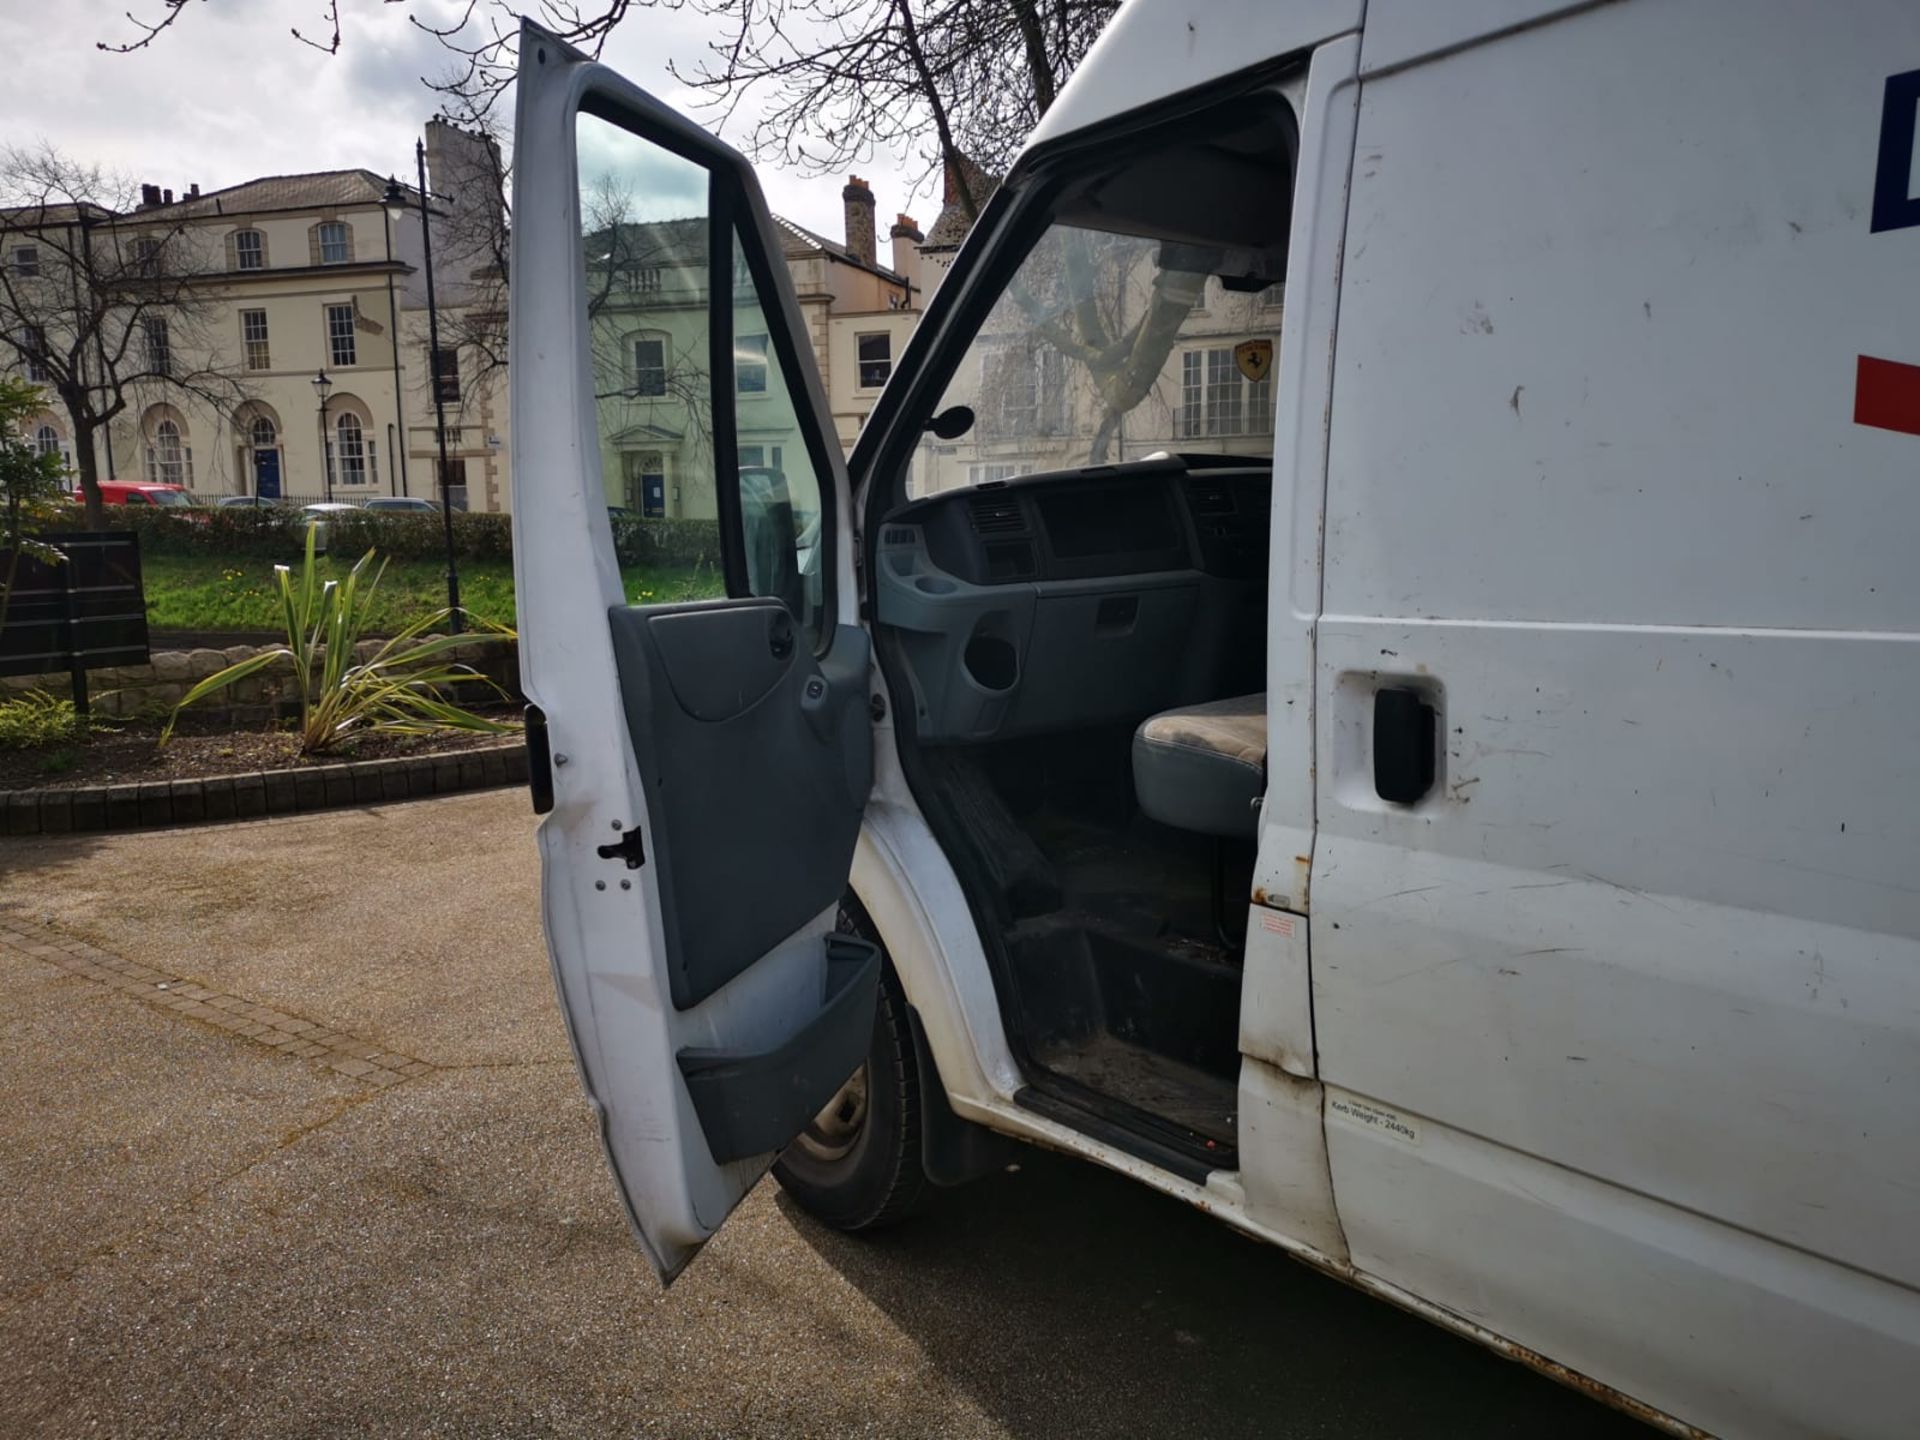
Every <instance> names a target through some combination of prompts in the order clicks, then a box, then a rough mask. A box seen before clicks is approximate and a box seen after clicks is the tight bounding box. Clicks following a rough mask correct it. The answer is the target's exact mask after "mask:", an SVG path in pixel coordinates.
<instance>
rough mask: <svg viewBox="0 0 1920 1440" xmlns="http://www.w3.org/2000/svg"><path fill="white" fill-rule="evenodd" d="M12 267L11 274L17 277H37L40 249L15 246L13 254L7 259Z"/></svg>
mask: <svg viewBox="0 0 1920 1440" xmlns="http://www.w3.org/2000/svg"><path fill="white" fill-rule="evenodd" d="M7 261H8V263H9V264H10V265H11V266H12V267H13V273H14V274H15V275H19V276H27V275H38V274H39V273H40V247H39V246H37V245H16V246H14V247H13V253H12V254H11V255H9V256H8V257H7Z"/></svg>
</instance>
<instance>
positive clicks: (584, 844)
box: [511, 40, 857, 1278]
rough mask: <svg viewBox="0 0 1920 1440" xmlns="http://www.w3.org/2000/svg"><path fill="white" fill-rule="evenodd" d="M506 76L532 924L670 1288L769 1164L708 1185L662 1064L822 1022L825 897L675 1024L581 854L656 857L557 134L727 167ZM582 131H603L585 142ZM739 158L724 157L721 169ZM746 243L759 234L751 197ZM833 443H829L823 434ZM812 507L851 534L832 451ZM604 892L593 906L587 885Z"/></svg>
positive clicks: (577, 90)
mask: <svg viewBox="0 0 1920 1440" xmlns="http://www.w3.org/2000/svg"><path fill="white" fill-rule="evenodd" d="M530 48H532V49H534V50H535V51H536V53H535V54H532V55H523V56H522V57H521V66H520V80H519V95H518V100H517V106H518V109H517V113H516V116H515V137H516V143H515V153H516V156H517V163H516V164H515V166H514V206H515V214H516V216H517V219H516V223H515V225H514V234H513V245H514V257H513V258H514V263H513V267H512V287H513V293H512V297H511V305H512V314H513V336H512V347H513V354H512V360H513V365H512V370H513V393H512V409H513V422H514V423H513V445H514V456H515V459H516V461H517V462H518V463H516V465H515V466H514V470H515V478H514V482H513V483H514V491H515V499H516V502H517V503H516V506H515V510H516V518H515V521H514V556H513V558H514V579H515V588H516V592H517V595H518V607H519V633H520V641H521V644H520V670H521V683H522V687H523V689H524V691H525V693H526V696H527V698H528V699H529V700H530V701H533V702H534V703H536V704H538V705H539V706H540V707H541V708H542V709H543V710H544V711H545V712H546V714H547V717H548V722H549V735H550V738H551V742H552V748H553V750H554V751H555V752H556V753H557V754H563V755H565V756H567V757H568V763H566V764H565V765H556V767H555V769H554V775H553V781H554V798H555V805H554V808H553V810H552V812H551V813H550V814H548V815H547V816H546V818H545V819H544V820H543V821H542V822H541V825H540V831H539V848H540V857H541V903H542V907H543V915H544V919H545V925H546V934H547V946H548V950H549V953H550V955H551V958H552V962H553V969H554V980H555V984H556V986H557V987H558V990H559V994H560V1000H561V1009H562V1011H563V1013H564V1014H565V1016H566V1020H567V1032H568V1036H569V1038H570V1040H571V1041H572V1043H573V1047H574V1054H575V1058H576V1060H577V1061H578V1063H579V1067H580V1074H581V1080H582V1083H583V1085H584V1086H585V1088H586V1090H587V1093H588V1096H589V1097H590V1099H591V1101H592V1103H593V1106H594V1109H595V1113H596V1115H597V1117H598V1119H599V1123H600V1130H601V1138H602V1141H603V1143H604V1145H605V1147H606V1152H607V1158H608V1162H609V1165H610V1166H611V1168H612V1169H613V1171H614V1175H615V1178H616V1181H617V1183H618V1184H619V1186H620V1191H621V1198H622V1200H623V1201H624V1203H625V1205H626V1208H627V1215H628V1220H629V1223H630V1224H631V1226H632V1227H633V1231H634V1235H635V1238H636V1239H637V1240H638V1241H639V1242H640V1244H641V1246H642V1248H643V1249H644V1250H645V1251H646V1254H647V1257H648V1259H649V1260H651V1261H652V1262H653V1265H654V1267H655V1269H656V1270H658V1271H659V1272H660V1273H661V1274H662V1275H663V1276H664V1277H667V1278H671V1277H672V1276H673V1275H675V1274H677V1273H678V1272H679V1271H680V1270H681V1269H682V1268H683V1267H684V1266H685V1265H686V1264H687V1262H688V1261H689V1260H691V1259H692V1257H693V1255H694V1254H695V1253H696V1252H697V1250H698V1249H699V1247H700V1245H702V1244H703V1243H705V1241H706V1239H707V1237H708V1236H710V1235H711V1234H712V1233H713V1232H714V1231H715V1230H717V1229H718V1228H719V1227H720V1224H721V1222H722V1221H724V1220H725V1219H726V1217H727V1215H728V1214H730V1213H731V1212H732V1210H733V1207H734V1206H735V1205H736V1204H738V1203H739V1201H740V1198H741V1197H742V1196H743V1195H745V1194H746V1192H747V1191H748V1190H749V1189H751V1188H752V1187H753V1185H754V1183H755V1182H756V1181H757V1180H758V1179H759V1178H760V1176H761V1174H762V1173H764V1172H765V1170H766V1168H767V1166H768V1165H769V1164H770V1163H771V1161H772V1158H773V1157H772V1156H762V1157H758V1158H751V1159H746V1160H740V1161H735V1162H732V1163H729V1164H725V1165H717V1164H715V1163H714V1161H713V1159H712V1157H711V1154H710V1152H709V1150H708V1148H707V1143H706V1139H705V1137H704V1135H703V1134H702V1132H701V1129H700V1125H699V1121H698V1118H697V1117H696V1116H695V1115H694V1113H693V1108H692V1102H691V1100H690V1099H689V1097H688V1095H687V1091H686V1087H685V1086H684V1085H683V1084H682V1083H681V1080H680V1076H679V1073H678V1068H677V1066H676V1063H675V1060H674V1056H675V1054H676V1053H677V1052H678V1051H679V1050H681V1049H683V1048H688V1047H705V1046H717V1047H723V1048H724V1047H729V1046H731V1047H738V1048H744V1049H749V1050H751V1049H762V1048H768V1047H770V1046H771V1045H773V1044H775V1043H777V1042H778V1041H780V1040H781V1039H782V1038H784V1037H785V1035H786V1034H787V1033H788V1032H789V1031H790V1029H791V1025H792V1021H791V1017H792V1016H793V1015H796V1014H804V1013H806V1012H807V1010H808V1009H809V1007H813V1006H817V1005H818V997H819V995H820V993H821V986H822V984H823V982H824V975H823V969H824V965H825V957H824V953H823V952H822V950H821V947H820V945H819V943H818V940H817V937H818V935H820V934H821V933H824V932H825V931H826V930H828V929H829V928H831V926H832V922H833V915H834V910H835V908H836V907H837V902H838V897H837V896H834V897H829V899H830V901H831V903H829V904H828V906H827V908H826V909H825V910H824V912H823V913H822V914H821V915H820V916H819V917H817V918H816V920H814V921H813V922H812V923H810V924H809V925H807V926H805V927H803V928H802V929H801V930H800V931H799V932H798V933H796V934H795V935H793V936H791V937H789V938H788V939H787V940H786V941H784V942H782V944H781V945H779V946H778V947H776V948H775V950H774V951H773V952H772V953H771V954H769V955H768V956H766V957H765V958H763V959H762V960H761V961H759V962H758V963H756V964H755V965H754V966H753V967H751V968H750V969H749V970H747V971H746V972H744V973H743V974H741V975H739V976H737V977H736V978H735V979H734V980H732V981H731V982H729V983H728V984H727V985H725V986H723V987H722V988H721V989H720V990H719V991H718V992H716V993H715V994H714V995H712V996H710V997H709V998H708V999H706V1000H705V1001H703V1002H702V1003H700V1004H698V1005H696V1006H694V1007H693V1008H692V1009H689V1010H676V1009H675V1008H674V1006H673V1004H672V1002H671V1000H670V999H669V996H668V991H667V986H666V981H665V969H664V964H663V962H662V959H661V954H662V951H661V941H660V935H661V923H660V902H659V889H658V867H657V866H654V865H647V866H643V867H642V868H641V869H639V870H637V871H634V872H633V873H632V877H631V878H632V879H633V880H634V882H635V883H634V886H633V888H632V889H631V890H628V889H626V888H625V887H623V886H618V885H615V884H613V883H612V881H613V880H616V879H622V878H627V877H626V875H625V872H624V871H623V870H622V869H620V868H617V867H616V866H614V865H612V864H610V863H609V862H608V861H606V860H604V859H602V858H600V857H599V856H598V855H597V854H596V853H595V850H596V847H597V846H599V845H601V844H604V843H606V842H607V841H608V840H610V839H611V838H613V837H614V836H615V834H616V832H618V831H619V830H620V829H622V828H623V827H626V828H631V827H634V826H638V827H640V829H641V831H642V833H643V834H645V835H646V836H647V843H646V853H648V854H654V853H656V852H657V849H658V847H657V845H656V844H655V843H654V837H653V836H652V834H651V831H650V830H649V829H648V816H647V810H646V802H645V796H644V794H643V792H642V790H641V787H640V778H639V773H638V770H637V767H636V766H635V764H634V761H633V757H632V753H631V747H630V745H629V744H628V741H627V736H626V729H625V726H624V725H621V724H619V723H617V722H614V723H610V722H612V719H613V717H617V716H619V715H620V714H621V713H622V708H621V702H620V688H619V678H618V675H617V674H616V672H615V670H614V663H613V653H612V642H611V639H610V634H609V631H608V628H607V626H606V625H605V624H604V623H599V617H603V616H605V615H606V613H607V611H608V610H609V609H610V608H611V607H613V606H615V605H620V604H624V603H625V597H624V592H623V590H622V588H621V582H620V575H619V571H618V569H617V567H616V566H615V564H614V559H613V545H612V538H611V535H610V533H609V531H608V520H607V506H606V490H605V487H604V485H603V484H602V480H601V475H600V451H599V444H598V439H597V435H598V431H597V418H596V415H595V408H594V397H593V383H592V377H593V369H592V363H593V362H592V357H591V354H590V350H589V346H588V337H587V334H586V326H585V324H584V323H583V321H584V316H585V315H586V282H585V276H584V272H583V269H582V263H581V248H580V233H581V230H580V208H579V196H578V190H577V186H576V181H575V165H574V120H575V112H576V110H577V108H578V106H579V104H580V100H581V97H582V96H583V95H585V94H588V93H590V92H591V93H593V94H596V95H598V96H599V97H600V98H601V100H602V101H603V102H605V103H608V104H610V105H613V106H616V107H619V108H621V109H622V110H623V111H624V112H625V113H626V115H627V116H628V117H629V120H630V123H632V124H635V125H644V126H646V127H649V129H650V133H652V134H655V135H659V134H671V135H674V136H676V137H677V138H678V140H679V142H680V143H681V144H683V145H685V146H688V147H698V148H699V149H704V150H705V151H706V152H707V153H708V154H710V155H712V156H714V157H716V159H717V158H719V157H724V156H727V155H731V152H729V151H726V150H725V149H724V147H722V146H721V145H720V143H719V142H718V141H716V140H713V139H712V138H711V137H709V136H706V135H705V134H704V133H702V132H701V131H700V130H699V129H698V128H697V127H695V126H694V125H693V124H692V123H691V122H689V121H687V120H685V119H683V118H681V117H679V116H677V115H675V114H673V113H672V112H671V111H667V110H665V109H664V107H661V106H659V105H658V104H657V102H655V101H653V100H652V99H651V98H650V97H648V96H646V95H644V94H642V93H641V92H640V91H638V90H636V89H635V88H634V87H633V86H631V85H629V84H627V83H626V82H625V81H624V80H622V79H621V78H620V77H619V76H618V75H616V74H614V73H613V72H612V71H610V70H608V69H606V68H605V67H604V66H599V65H593V64H588V63H586V62H585V61H584V60H582V59H581V57H578V56H575V55H571V54H570V52H567V51H565V50H564V48H563V47H562V46H560V45H559V43H558V42H556V41H552V40H544V41H542V42H540V43H539V44H538V45H537V46H533V47H530ZM590 123H599V122H597V121H594V122H590ZM735 158H737V157H735ZM751 198H752V200H753V201H754V202H755V204H756V206H757V207H758V208H757V211H756V215H755V217H754V218H755V219H756V220H757V221H758V223H759V225H760V227H761V230H762V238H763V242H764V243H765V244H766V246H767V249H768V250H769V252H770V253H775V254H777V253H778V248H777V245H776V244H775V242H774V241H773V239H772V236H771V234H770V233H769V227H768V222H767V220H766V211H765V207H764V205H763V204H760V203H759V197H758V195H757V194H755V195H754V196H752V197H751ZM775 278H776V281H777V283H778V285H779V287H780V288H779V291H778V293H777V294H775V295H773V296H766V297H763V303H765V304H766V306H767V310H768V318H769V322H770V323H775V322H780V321H784V323H786V324H788V325H789V326H790V327H792V328H793V329H794V330H795V331H796V333H797V332H798V331H799V328H800V325H801V321H800V319H799V313H798V306H797V304H796V302H795V301H794V299H793V294H792V287H791V284H790V282H789V281H788V280H787V276H786V271H785V269H784V267H775ZM801 357H802V362H803V369H802V372H801V373H800V374H798V375H794V376H789V377H788V379H789V382H790V383H791V384H792V385H793V386H794V388H795V391H796V394H797V395H799V396H802V397H806V398H807V399H810V400H811V401H812V403H813V408H814V413H815V414H816V415H824V414H825V413H826V408H825V400H824V398H823V392H822V391H821V387H820V382H819V377H818V375H817V374H816V373H815V371H814V368H813V365H812V360H811V350H810V349H808V348H807V347H804V346H803V347H801ZM829 433H831V432H829ZM826 449H827V450H828V452H830V454H831V456H832V460H833V468H834V473H833V474H832V475H831V476H829V477H823V478H824V479H826V480H827V481H828V482H829V485H828V487H827V488H826V489H825V494H826V496H827V498H828V501H829V503H836V504H838V505H839V506H840V519H841V533H842V534H844V533H846V532H847V528H848V527H849V526H850V524H851V518H850V515H849V512H848V509H847V496H848V487H847V482H846V476H845V473H844V471H843V470H842V469H841V466H840V460H839V450H838V448H837V447H835V446H833V445H831V444H829V445H828V446H827V447H826ZM830 563H833V564H836V565H837V566H838V567H839V581H838V585H837V587H836V589H837V593H838V595H839V597H840V605H841V612H840V616H839V618H840V620H841V622H842V623H857V620H856V616H855V615H854V612H853V607H854V605H855V603H856V602H855V600H854V598H853V596H854V587H853V583H852V582H853V576H852V562H851V552H850V551H849V550H847V549H845V548H843V549H842V550H840V551H839V552H838V553H837V554H836V555H834V556H832V557H830ZM596 881H597V882H599V885H598V887H597V888H596V884H595V882H596Z"/></svg>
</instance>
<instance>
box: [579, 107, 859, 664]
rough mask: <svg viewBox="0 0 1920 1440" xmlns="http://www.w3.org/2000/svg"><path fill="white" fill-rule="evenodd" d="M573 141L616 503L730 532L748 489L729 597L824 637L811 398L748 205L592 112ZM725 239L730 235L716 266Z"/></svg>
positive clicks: (645, 514)
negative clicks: (755, 260) (782, 607)
mask: <svg viewBox="0 0 1920 1440" xmlns="http://www.w3.org/2000/svg"><path fill="white" fill-rule="evenodd" d="M575 136H576V140H577V144H578V155H579V162H578V165H579V186H580V225H581V248H582V256H583V260H584V265H585V275H586V306H587V320H588V332H589V336H590V344H589V350H590V353H591V356H592V362H593V385H594V402H595V412H596V417H597V422H598V423H597V430H598V439H599V448H600V474H601V479H602V484H603V485H604V486H605V487H606V500H607V503H608V504H609V505H613V506H623V507H625V508H626V509H629V510H637V511H639V513H640V515H641V516H642V518H645V519H662V518H667V516H668V514H669V512H671V518H673V519H675V520H679V519H718V520H720V521H721V522H722V524H723V525H725V526H728V527H729V528H731V524H732V517H733V514H734V513H736V512H735V511H734V507H733V505H732V504H731V500H732V498H733V495H734V494H737V495H738V497H739V507H738V511H737V514H738V517H739V531H738V533H737V535H733V536H731V537H730V540H731V542H732V543H733V544H734V545H735V546H736V548H735V549H734V550H733V551H732V556H733V558H732V560H731V561H730V571H729V573H730V577H731V579H732V582H733V583H732V588H733V589H734V591H735V593H750V594H754V595H764V596H770V597H774V598H777V599H780V600H782V601H784V602H785V603H786V605H787V608H788V609H789V610H790V611H791V612H792V614H793V617H794V619H795V620H796V621H798V622H799V623H800V625H801V626H802V627H804V628H805V629H807V630H809V631H811V632H812V634H813V636H814V639H815V641H816V642H818V641H819V640H820V639H821V638H822V637H823V636H824V633H825V629H826V623H825V602H824V596H825V593H826V586H825V573H824V565H825V563H826V562H825V557H824V556H823V555H822V553H821V535H822V524H821V495H822V493H823V482H822V479H821V477H820V476H819V475H818V474H816V473H815V471H814V467H813V464H812V461H811V459H810V458H809V457H810V456H811V455H812V454H813V453H814V451H813V450H812V449H811V448H810V447H809V445H808V443H807V440H806V438H805V436H804V435H803V433H802V429H801V426H802V417H801V409H800V407H801V406H802V405H804V404H807V403H810V402H809V400H808V399H807V388H806V386H805V385H804V384H803V383H800V382H799V381H798V380H797V379H796V377H795V376H794V375H792V374H790V373H789V371H788V365H787V362H786V360H785V359H783V358H782V345H781V344H779V343H776V340H777V338H778V337H780V336H781V335H782V334H783V332H781V331H779V330H778V327H779V326H781V325H783V324H784V323H785V317H784V316H783V315H782V313H781V310H780V307H779V306H778V305H777V304H774V303H771V302H770V301H769V299H768V297H767V296H766V295H764V294H763V293H762V290H761V286H760V284H759V283H758V282H757V281H756V279H755V277H754V274H753V272H752V269H751V267H750V266H749V265H748V263H747V251H746V249H745V248H744V246H743V243H742V239H741V231H740V229H739V227H738V226H737V225H730V224H729V223H728V219H729V217H730V216H731V215H732V214H733V213H735V211H734V208H733V207H734V206H736V205H738V204H739V203H741V200H740V199H739V198H738V197H736V196H735V195H734V192H733V190H732V187H731V185H730V183H728V182H727V181H726V179H725V178H724V177H722V178H721V179H720V180H716V179H715V177H713V176H712V175H711V174H710V173H709V172H708V171H707V169H706V168H705V167H703V166H701V165H699V164H697V163H695V162H694V161H691V160H688V159H685V158H683V157H681V156H679V155H676V154H673V153H672V152H670V151H667V150H665V149H663V148H661V147H660V146H658V145H656V144H654V143H652V142H651V141H647V140H643V139H641V138H640V137H639V136H637V135H634V134H631V133H629V132H628V131H625V130H622V129H620V128H619V127H618V126H616V125H613V124H611V123H610V122H608V121H606V120H602V119H600V118H599V117H597V116H594V115H590V114H582V115H581V116H580V118H579V121H578V124H577V127H576V130H575ZM716 196H718V197H720V199H719V201H718V203H719V204H721V205H722V206H723V207H724V208H723V210H722V213H721V214H719V215H717V216H716V215H715V214H714V206H715V204H716V200H715V197H716ZM716 233H718V234H720V235H728V234H731V237H732V238H731V242H730V243H729V244H727V245H726V246H725V248H724V249H723V250H722V251H721V252H720V253H719V254H717V255H716V254H712V253H710V249H711V246H712V240H711V237H712V236H713V235H714V234H716ZM772 263H773V264H776V265H777V264H780V263H782V262H781V261H780V259H779V257H778V255H777V254H776V255H775V256H774V257H773V259H772ZM716 321H717V322H718V324H719V326H720V327H721V328H720V329H719V331H718V332H716ZM716 338H718V339H719V340H721V342H722V343H721V344H720V345H719V346H716V344H715V341H716ZM716 368H717V369H718V371H719V373H716ZM727 372H731V373H727ZM716 437H718V438H719V441H720V442H721V443H716ZM723 445H724V448H723ZM667 477H672V484H671V489H669V487H668V483H667ZM735 486H737V490H735V489H734V488H733V487H735ZM722 487H727V488H726V489H725V490H723V489H722ZM723 502H726V503H723ZM742 561H744V564H742V563H741V562H742Z"/></svg>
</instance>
